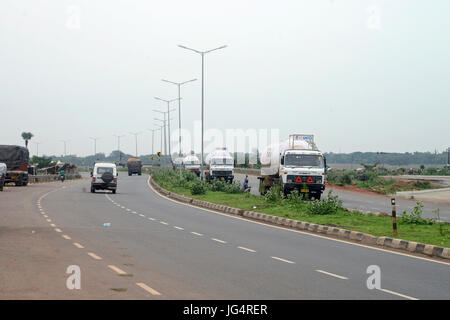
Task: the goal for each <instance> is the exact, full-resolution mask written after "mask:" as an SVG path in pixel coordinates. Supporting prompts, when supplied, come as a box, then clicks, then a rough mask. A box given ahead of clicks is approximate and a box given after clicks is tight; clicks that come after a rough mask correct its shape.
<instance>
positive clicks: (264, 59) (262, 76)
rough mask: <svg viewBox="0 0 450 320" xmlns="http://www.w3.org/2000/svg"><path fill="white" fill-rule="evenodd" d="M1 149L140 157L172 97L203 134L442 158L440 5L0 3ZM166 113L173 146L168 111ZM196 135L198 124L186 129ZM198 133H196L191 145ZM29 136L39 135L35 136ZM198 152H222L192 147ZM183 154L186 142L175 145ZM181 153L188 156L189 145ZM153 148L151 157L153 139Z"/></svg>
mask: <svg viewBox="0 0 450 320" xmlns="http://www.w3.org/2000/svg"><path fill="white" fill-rule="evenodd" d="M0 6H1V8H0V120H1V126H0V132H1V137H0V144H19V145H23V140H22V138H21V133H22V132H24V131H26V132H32V133H33V134H34V137H33V138H32V140H31V142H30V147H29V148H30V151H31V153H32V154H36V152H37V148H39V154H40V155H42V154H47V155H51V154H56V155H60V154H62V153H63V152H64V143H63V142H62V140H66V141H67V143H66V148H67V149H66V152H67V153H68V154H77V155H79V156H85V155H88V154H92V153H93V152H94V141H93V140H92V139H90V137H96V138H98V140H97V146H96V150H97V152H104V153H106V154H109V153H110V152H111V151H112V150H116V149H117V138H116V137H114V134H116V135H124V136H123V137H122V138H121V141H120V143H121V150H122V151H123V152H126V153H130V154H134V153H135V148H136V146H135V137H134V136H133V135H132V134H130V133H132V132H142V133H141V134H140V135H138V140H137V141H138V153H139V154H149V153H150V152H151V150H152V133H151V132H150V131H149V129H154V128H156V126H155V123H158V121H157V120H154V118H155V117H161V116H162V114H158V113H156V112H154V111H153V110H154V109H159V110H167V104H165V103H163V102H161V101H158V100H156V99H154V97H155V96H158V97H161V98H163V99H174V98H177V97H178V91H177V86H175V85H172V84H169V83H165V82H162V81H161V79H168V80H171V81H175V82H182V81H186V80H190V79H193V78H196V79H198V80H197V81H194V82H191V83H188V84H186V85H184V86H182V87H181V96H182V100H181V121H182V122H181V123H182V127H183V129H185V130H187V132H190V133H191V135H192V136H193V137H197V138H199V128H200V126H199V123H200V122H199V121H200V119H201V81H200V79H201V56H200V55H199V54H197V53H194V52H191V51H188V50H185V49H182V48H179V47H178V45H179V44H181V45H185V46H188V47H191V48H195V49H197V50H202V51H203V50H205V51H206V50H209V49H212V48H216V47H219V46H222V45H227V47H226V48H224V49H221V50H217V51H214V52H211V53H208V54H206V55H205V78H204V79H205V82H204V89H205V91H204V92H205V104H204V106H205V109H204V121H205V132H207V133H208V137H210V136H211V135H212V134H213V133H214V132H225V130H227V129H242V130H249V129H250V130H254V131H258V130H278V132H279V136H280V138H281V139H286V138H287V137H288V135H289V134H291V133H311V134H314V136H315V140H316V144H317V145H318V146H319V148H320V149H321V150H323V151H325V152H353V151H362V152H369V151H372V152H377V151H382V152H414V151H430V152H434V151H435V150H437V151H438V152H442V151H443V150H444V149H446V148H447V147H449V146H450V130H449V124H450V122H449V119H450V90H449V89H450V32H449V31H450V20H449V19H448V13H449V12H450V2H449V1H446V0H433V1H425V0H396V1H390V0H386V1H381V0H367V1H365V0H345V1H344V0H314V1H313V0H307V1H306V0H305V1H303V0H292V1H284V0H280V1H273V0H269V1H267V0H247V1H244V0H236V1H235V0H227V1H223V0H222V1H216V0H189V1H182V0H180V1H173V0H172V1H171V0H167V1H150V0H142V1H137V0H115V1H111V0H70V1H69V0H39V1H37V0H2V2H1V5H0ZM171 108H175V111H174V112H173V113H172V114H171V118H173V121H172V122H171V126H172V127H171V128H172V135H173V142H172V150H176V148H178V147H177V146H176V144H175V143H176V141H175V140H178V139H177V132H176V131H175V129H176V128H177V127H178V126H179V122H178V121H179V115H178V104H177V102H174V103H172V104H171ZM194 128H197V129H196V130H197V131H194ZM197 141H198V139H197ZM36 143H39V145H37V144H36ZM205 144H206V145H207V148H214V147H222V145H214V142H213V141H212V142H211V141H210V142H209V143H208V142H206V141H205ZM183 148H184V149H186V151H187V150H188V149H191V146H183ZM192 148H194V149H196V150H195V151H196V152H199V151H200V150H199V149H198V148H199V144H198V143H197V144H195V145H193V146H192ZM154 151H155V152H156V151H160V136H159V133H155V142H154Z"/></svg>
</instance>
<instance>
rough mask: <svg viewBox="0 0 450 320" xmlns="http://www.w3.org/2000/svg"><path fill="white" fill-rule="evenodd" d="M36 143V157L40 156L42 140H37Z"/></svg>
mask: <svg viewBox="0 0 450 320" xmlns="http://www.w3.org/2000/svg"><path fill="white" fill-rule="evenodd" d="M35 144H36V157H39V145H40V144H41V142H35Z"/></svg>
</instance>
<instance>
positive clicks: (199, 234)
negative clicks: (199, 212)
mask: <svg viewBox="0 0 450 320" xmlns="http://www.w3.org/2000/svg"><path fill="white" fill-rule="evenodd" d="M191 233H192V234H195V235H196V236H200V237H201V236H202V234H201V233H198V232H194V231H191Z"/></svg>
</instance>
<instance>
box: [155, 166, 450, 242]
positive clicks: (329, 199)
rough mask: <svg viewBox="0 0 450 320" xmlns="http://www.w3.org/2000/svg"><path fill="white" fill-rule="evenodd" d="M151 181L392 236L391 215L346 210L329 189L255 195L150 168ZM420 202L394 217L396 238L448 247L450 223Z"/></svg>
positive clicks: (235, 204) (293, 216)
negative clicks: (307, 194)
mask: <svg viewBox="0 0 450 320" xmlns="http://www.w3.org/2000/svg"><path fill="white" fill-rule="evenodd" d="M150 173H151V174H152V177H153V179H154V181H155V182H156V183H157V184H158V185H160V186H161V187H163V188H164V189H167V190H169V191H172V192H176V193H179V194H182V195H184V196H186V197H191V198H195V199H199V200H203V201H209V202H212V203H217V204H224V205H228V206H231V207H234V208H240V209H244V210H251V211H257V212H262V213H266V214H271V215H275V216H279V217H286V218H290V219H295V220H301V221H306V222H311V223H317V224H322V225H328V226H335V227H339V228H344V229H348V230H354V231H359V232H364V233H369V234H372V235H374V236H387V237H394V235H393V231H392V218H391V217H390V216H388V215H387V214H386V215H375V214H363V213H362V212H350V211H348V210H347V209H345V208H343V207H342V201H341V200H339V198H338V196H336V195H334V194H333V193H332V192H330V193H328V196H324V197H323V199H322V200H314V201H310V200H307V199H303V197H302V196H301V195H299V194H298V193H295V192H294V193H291V194H289V195H288V196H287V197H285V196H284V195H283V193H282V192H281V188H280V187H279V186H274V187H272V188H271V189H270V190H269V192H267V194H266V195H265V196H264V197H262V196H257V195H253V194H250V193H248V192H244V191H243V189H242V187H241V186H240V185H239V184H237V183H233V184H228V183H225V182H221V181H215V182H213V183H211V184H209V183H205V182H201V181H200V180H199V179H198V178H197V176H196V175H195V174H193V173H192V172H189V171H182V178H181V179H180V177H179V171H174V170H169V169H152V170H150ZM421 215H422V204H421V203H420V202H418V203H417V205H416V208H414V209H413V210H412V211H411V212H410V213H408V212H404V213H403V217H400V218H399V219H398V220H397V224H398V235H397V236H396V237H397V238H401V239H405V240H411V241H416V242H421V243H426V244H434V245H438V246H444V247H450V224H449V223H436V220H435V219H428V218H422V216H421Z"/></svg>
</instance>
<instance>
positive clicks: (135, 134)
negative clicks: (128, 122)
mask: <svg viewBox="0 0 450 320" xmlns="http://www.w3.org/2000/svg"><path fill="white" fill-rule="evenodd" d="M141 133H142V132H130V134H132V135H134V139H135V141H136V158H137V157H138V144H137V136H138V135H140V134H141Z"/></svg>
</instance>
